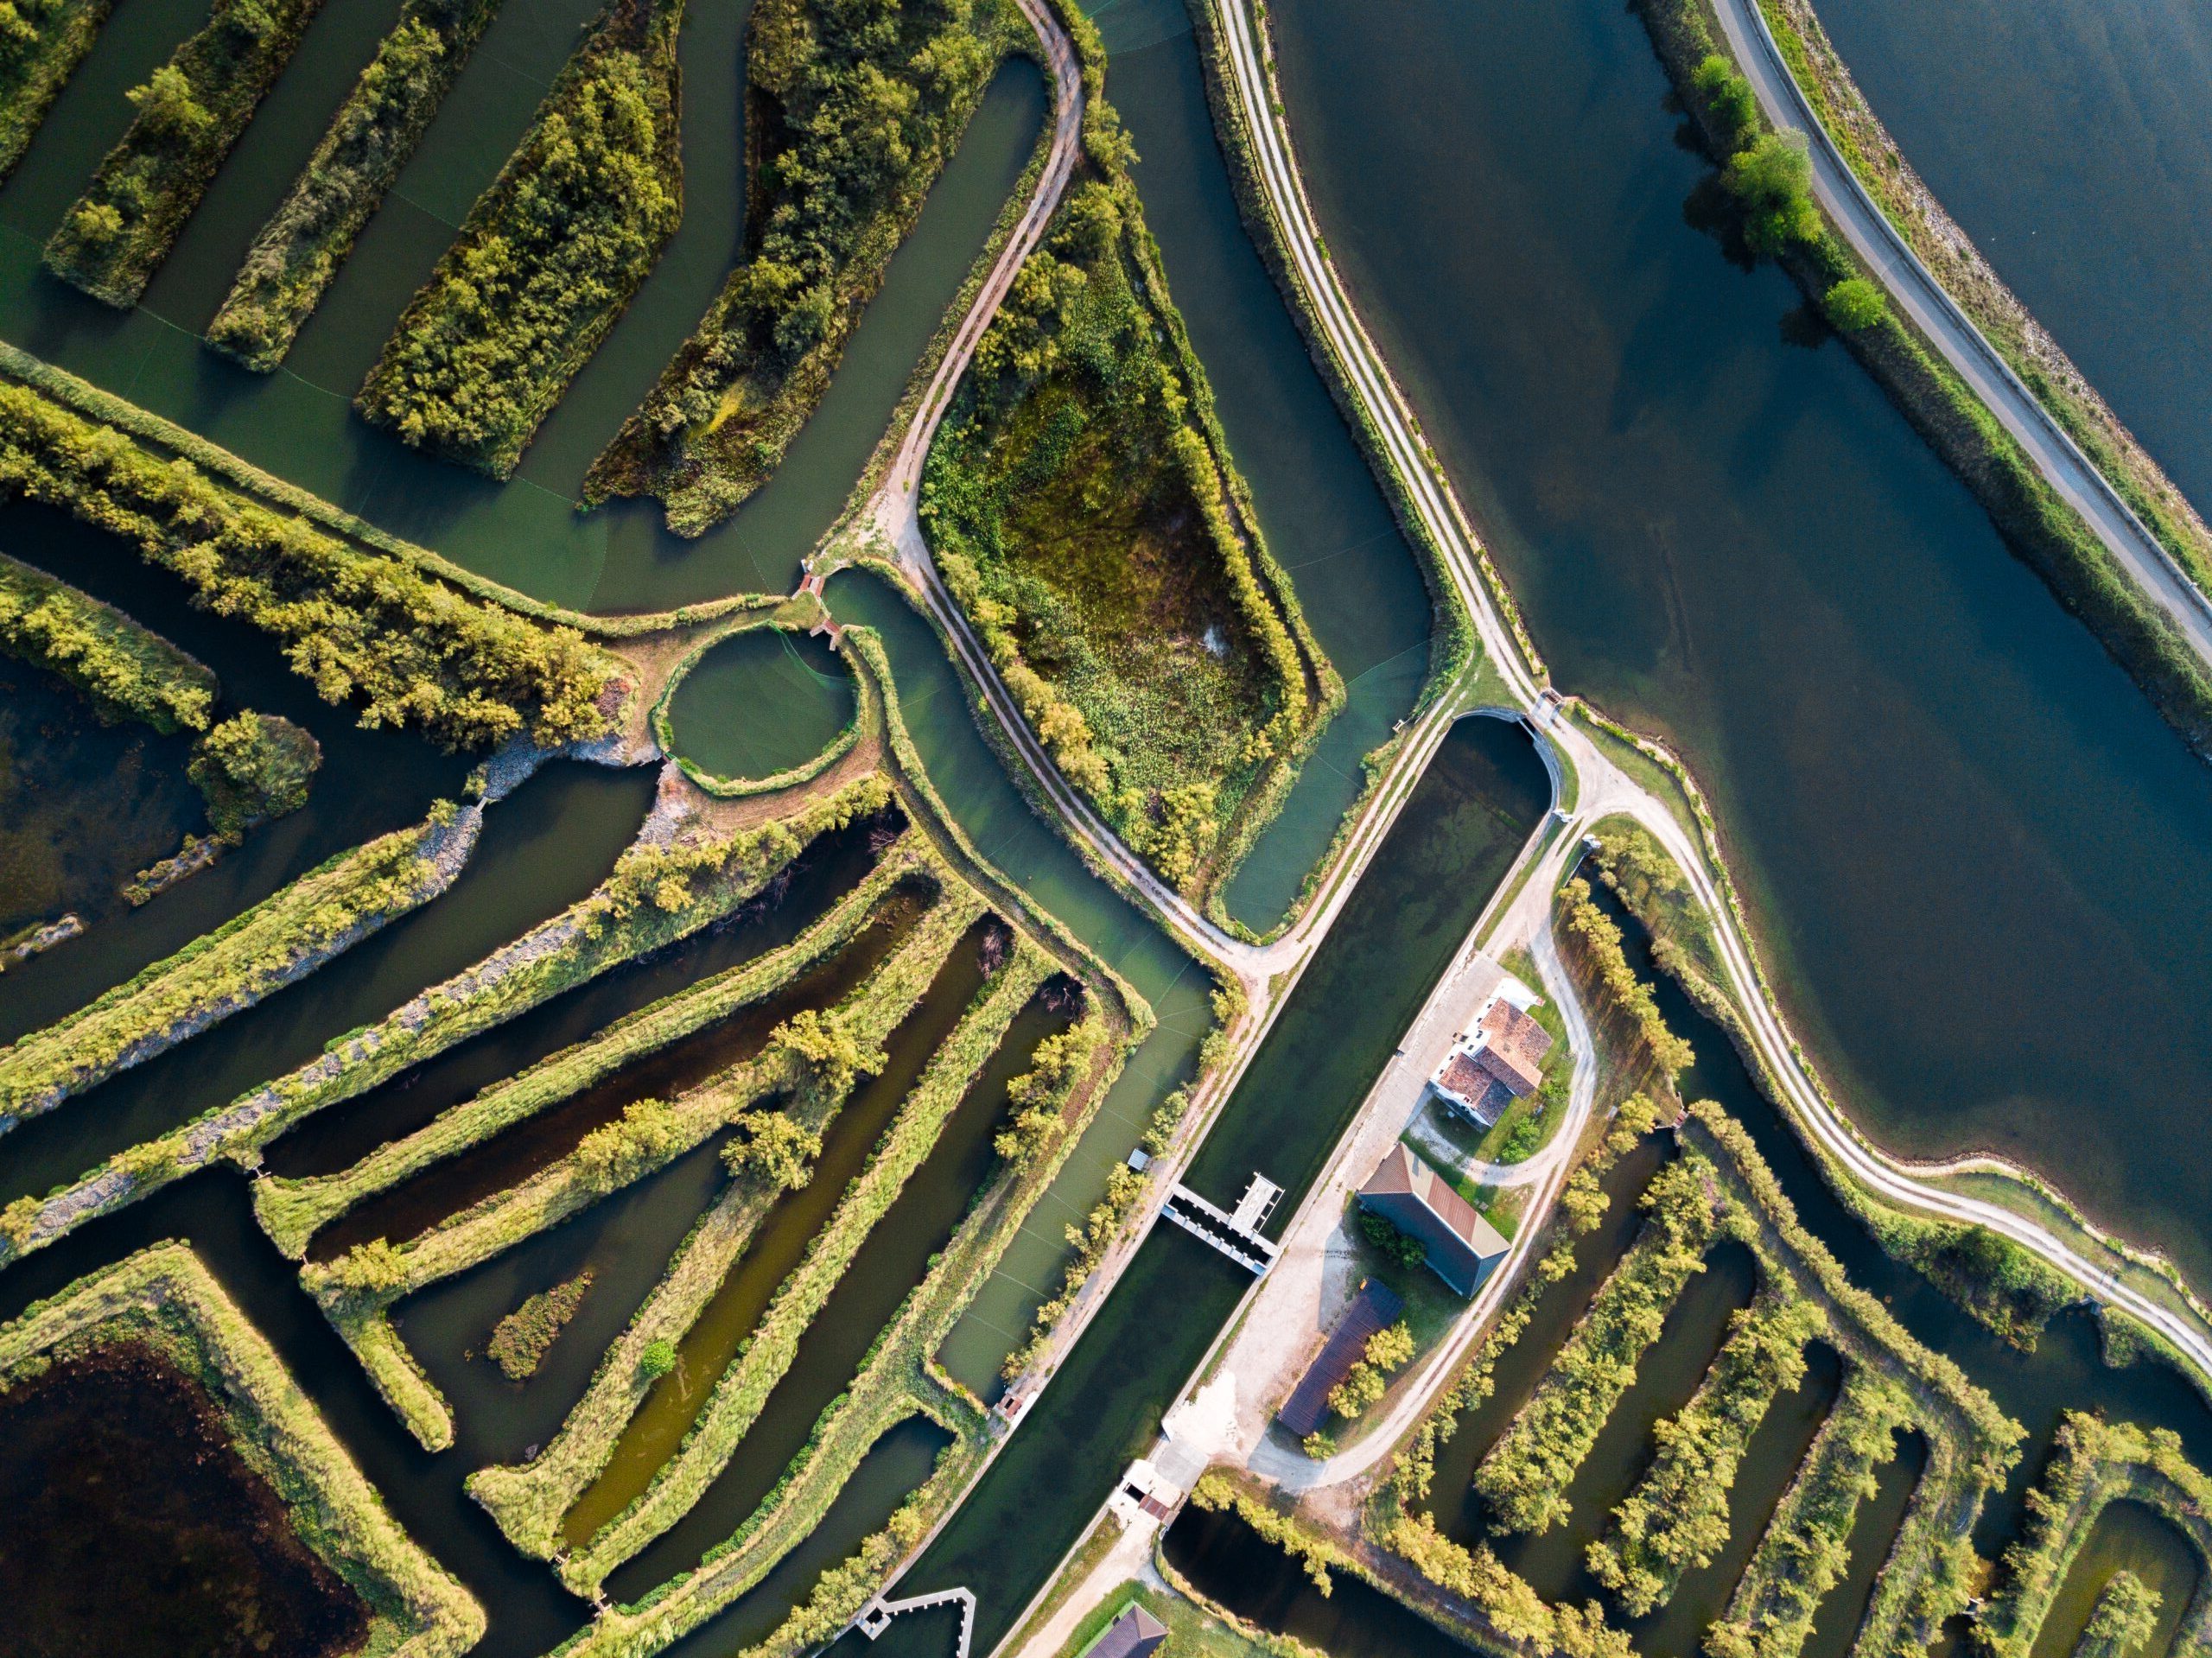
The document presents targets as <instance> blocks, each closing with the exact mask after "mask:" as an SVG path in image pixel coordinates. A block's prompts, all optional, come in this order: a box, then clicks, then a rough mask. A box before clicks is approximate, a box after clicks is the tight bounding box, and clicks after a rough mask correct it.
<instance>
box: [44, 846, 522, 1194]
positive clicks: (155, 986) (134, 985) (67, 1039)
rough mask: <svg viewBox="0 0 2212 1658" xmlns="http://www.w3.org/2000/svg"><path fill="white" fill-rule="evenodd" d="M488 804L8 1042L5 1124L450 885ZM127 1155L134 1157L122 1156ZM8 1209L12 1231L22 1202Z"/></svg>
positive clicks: (302, 972)
mask: <svg viewBox="0 0 2212 1658" xmlns="http://www.w3.org/2000/svg"><path fill="white" fill-rule="evenodd" d="M483 815H484V809H483V808H482V807H481V806H471V807H468V808H467V809H466V810H456V809H455V808H454V806H453V805H452V804H450V803H449V802H442V803H440V805H439V806H438V807H437V808H436V809H435V810H433V812H432V814H431V816H430V819H429V822H427V823H423V824H422V825H421V826H419V827H417V828H415V829H396V830H394V831H393V832H392V833H391V834H390V835H384V836H382V837H380V838H379V839H377V840H374V841H371V842H368V843H367V844H366V845H365V846H360V847H356V848H353V850H351V851H348V852H341V853H340V854H337V855H336V856H335V857H334V858H332V859H330V860H329V861H327V862H326V863H323V864H321V865H320V866H319V867H316V868H314V869H311V870H309V871H308V873H306V874H304V875H302V876H301V877H300V878H299V879H298V880H296V881H294V882H293V883H292V884H291V885H290V886H286V887H284V888H283V889H281V890H280V891H278V892H277V893H272V894H270V896H269V897H268V898H265V899H263V900H262V901H261V902H260V903H258V904H257V905H254V906H253V907H252V908H251V909H250V910H246V911H244V912H241V913H240V914H238V915H237V916H234V917H232V918H231V919H230V920H229V921H227V922H226V923H224V924H223V925H222V926H220V927H219V928H217V929H216V930H215V931H213V932H210V933H206V934H203V935H201V936H200V937H198V938H196V939H194V941H193V942H192V943H189V944H187V945H186V946H185V947H184V948H183V949H182V950H179V951H177V952H176V954H175V955H174V956H168V957H165V958H164V959H162V960H161V961H158V962H155V963H154V964H153V965H152V966H150V967H148V968H146V969H143V971H141V972H140V973H138V974H137V975H136V976H135V977H133V978H130V979H129V980H126V981H124V983H122V984H119V985H117V986H116V987H115V988H113V989H111V990H109V991H108V992H106V993H105V994H103V995H101V996H99V997H97V998H95V999H94V1000H93V1001H90V1002H87V1003H86V1005H85V1006H84V1007H80V1008H79V1009H78V1010H77V1011H76V1012H75V1013H72V1014H70V1015H69V1016H68V1017H67V1018H66V1019H63V1020H60V1021H58V1022H57V1023H55V1024H53V1025H49V1026H47V1027H46V1028H45V1029H44V1030H41V1031H34V1032H31V1033H30V1034H29V1035H28V1036H26V1037H24V1038H22V1039H21V1040H19V1041H17V1042H16V1044H15V1045H12V1046H11V1047H8V1048H5V1049H0V1128H6V1127H10V1126H12V1125H13V1124H15V1123H17V1122H20V1121H22V1120H24V1119H25V1118H27V1117H35V1116H37V1115H41V1113H43V1112H46V1111H49V1110H51V1109H53V1108H54V1107H55V1106H57V1105H59V1104H60V1103H61V1102H63V1101H64V1100H66V1099H67V1098H68V1097H69V1096H71V1095H73V1094H79V1093H82V1092H84V1091H85V1090H86V1089H89V1088H92V1087H93V1086H95V1085H96V1084H98V1083H101V1082H104V1081H105V1080H106V1079H107V1078H108V1077H112V1076H113V1075H115V1073H116V1072H118V1071H119V1070H127V1069H129V1068H130V1066H132V1065H136V1064H141V1063H143V1061H145V1060H148V1059H150V1058H153V1057H154V1056H155V1055H156V1054H158V1053H162V1052H164V1051H167V1050H168V1049H169V1048H172V1047H174V1046H175V1045H177V1044H178V1043H179V1042H181V1041H183V1040H185V1039H187V1038H188V1037H191V1036H194V1035H197V1034H198V1033H199V1032H201V1031H204V1030H206V1029H207V1027H208V1026H211V1025H214V1024H217V1023H219V1022H220V1021H221V1020H225V1019H227V1018H229V1017H230V1016H231V1015H232V1013H241V1012H243V1011H244V1010H245V1009H246V1008H248V1007H252V1006H253V1005H254V1004H255V1003H256V1002H257V1001H260V1000H261V999H262V998H263V997H264V996H267V995H269V994H271V993H272V992H274V991H277V990H279V989H281V988H283V987H284V986H286V985H288V984H290V983H292V982H293V981H296V980H297V979H300V978H303V977H305V976H306V975H308V973H311V972H313V971H314V970H315V969H316V968H318V967H320V966H321V965H322V964H323V963H324V962H327V961H329V960H330V959H331V958H332V957H333V956H337V955H340V953H342V952H343V951H345V950H347V949H349V948H351V947H352V946H353V944H355V943H359V941H360V940H361V939H363V938H365V937H368V936H369V934H371V933H372V932H374V931H377V930H378V928H380V927H382V926H384V925H385V924H387V923H389V922H391V921H394V920H396V919H397V918H399V917H401V916H403V915H405V914H406V913H407V912H410V910H415V909H418V908H420V907H421V906H422V905H424V904H427V903H429V901H430V899H434V898H435V897H436V896H437V895H438V894H439V893H442V892H444V891H445V889H446V888H447V887H448V886H450V885H451V884H452V882H453V880H454V877H455V876H457V875H458V874H459V873H461V866H462V865H463V864H464V863H465V862H467V858H468V854H469V852H470V850H471V848H474V845H475V842H476V835H477V832H478V829H479V828H480V825H481V824H482V823H483ZM126 1155H129V1154H128V1153H126ZM37 1201H38V1200H37V1199H35V1198H29V1199H22V1200H19V1201H18V1202H17V1203H16V1204H11V1205H10V1208H9V1210H8V1211H7V1216H6V1217H0V1227H4V1228H5V1229H7V1230H8V1232H9V1234H10V1237H11V1238H12V1237H13V1236H14V1233H15V1230H16V1222H18V1221H20V1220H21V1219H22V1213H23V1212H26V1211H25V1205H26V1204H28V1205H29V1206H30V1208H32V1209H35V1207H36V1205H37Z"/></svg>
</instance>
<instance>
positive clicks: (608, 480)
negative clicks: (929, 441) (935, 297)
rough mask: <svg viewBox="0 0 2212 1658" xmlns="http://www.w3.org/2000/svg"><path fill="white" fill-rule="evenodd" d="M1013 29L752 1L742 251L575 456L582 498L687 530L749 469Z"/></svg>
mask: <svg viewBox="0 0 2212 1658" xmlns="http://www.w3.org/2000/svg"><path fill="white" fill-rule="evenodd" d="M1029 39H1032V37H1031V35H1030V31H1029V29H1028V26H1027V23H1026V22H1025V21H1024V20H1023V18H1022V16H1021V15H1020V12H1019V10H1017V9H1016V8H1015V7H1014V4H1013V3H1012V0H953V3H948V4H944V5H938V6H932V7H929V8H909V9H906V10H904V11H903V12H902V11H899V10H898V9H895V8H891V7H887V6H883V5H881V4H880V3H878V4H877V5H874V6H853V5H849V4H848V5H827V4H823V3H821V0H760V3H758V4H756V5H755V7H754V8H753V15H752V18H751V21H750V22H749V23H748V25H747V59H746V87H745V96H746V115H745V120H746V134H747V141H746V142H747V167H746V181H745V187H746V206H745V226H746V238H745V240H746V246H745V251H744V254H743V257H741V260H740V262H739V264H738V265H737V268H736V269H735V270H734V271H733V272H732V273H731V275H730V276H729V279H728V282H726V283H724V284H723V286H722V289H721V293H720V294H718V295H716V296H715V301H714V303H713V304H712V305H711V306H710V307H709V310H708V312H707V314H706V316H705V317H704V318H703V319H702V321H701V322H700V324H699V327H698V328H697V329H696V331H695V332H694V333H693V334H692V335H691V337H690V339H689V340H685V341H684V343H683V346H682V347H681V348H680V349H679V350H678V351H677V354H676V356H675V357H674V359H671V361H670V363H669V364H668V365H667V367H665V368H664V369H663V370H662V372H661V375H660V378H659V380H658V383H657V384H655V385H654V387H653V389H652V391H650V392H648V393H647V394H646V397H645V402H644V403H643V404H642V405H640V407H639V410H638V411H637V412H636V413H635V414H633V415H632V416H630V418H629V419H628V420H627V421H626V422H624V424H623V427H622V429H621V431H620V433H618V434H617V435H616V436H615V438H614V441H613V442H612V443H610V444H609V445H608V446H607V449H606V452H605V453H604V454H601V455H600V456H599V458H598V459H597V460H596V461H594V462H593V464H592V467H591V471H590V473H589V474H588V476H587V477H586V479H585V481H584V499H585V500H586V501H587V502H588V503H591V504H593V505H596V504H597V503H599V502H601V501H602V500H604V499H607V497H609V496H611V495H652V496H656V497H658V499H660V500H661V502H662V503H663V504H664V506H665V508H666V511H667V519H668V525H669V528H670V529H671V530H674V531H675V532H676V533H677V534H678V535H683V536H696V535H700V534H702V533H703V532H704V531H706V530H709V529H711V528H713V527H714V525H715V524H718V523H720V522H721V521H722V520H723V519H724V518H728V516H729V515H730V514H731V513H733V512H734V511H736V510H737V509H738V507H739V506H740V505H742V504H743V502H744V501H745V500H746V499H747V497H749V496H750V495H751V494H752V493H753V491H755V490H756V489H758V488H759V487H760V486H761V485H762V484H764V483H766V481H767V480H768V479H769V477H770V476H771V475H772V473H774V471H775V469H776V467H778V466H779V465H780V464H781V463H782V461H783V458H784V454H785V451H786V450H788V449H789V448H790V447H791V441H792V440H793V439H794V438H796V437H797V436H798V432H799V429H800V428H801V427H802V426H804V424H805V423H806V421H807V419H808V417H809V416H811V415H812V414H813V412H814V410H815V409H816V407H817V405H818V404H819V403H821V401H822V397H823V393H824V392H826V391H828V390H829V381H830V379H831V378H832V376H834V375H835V374H836V370H837V365H838V363H839V362H840V360H841V359H842V357H843V355H844V349H845V342H846V340H848V339H849V337H850V336H851V334H852V331H853V330H854V328H855V327H857V326H858V325H859V322H860V319H861V314H862V313H863V312H865V311H866V310H867V308H868V302H870V301H871V300H873V299H874V296H875V295H876V292H877V290H878V289H880V288H881V287H882V285H883V277H884V272H885V270H887V267H888V266H889V264H890V262H891V256H892V255H893V253H894V252H896V251H898V249H899V245H900V244H901V243H903V242H904V241H905V240H906V237H907V235H908V233H909V232H911V231H912V229H913V227H914V223H915V221H916V219H918V218H919V216H920V214H921V210H922V203H923V201H924V200H925V198H926V196H927V195H928V194H929V190H930V187H931V185H933V184H934V183H935V182H936V181H937V179H938V175H939V174H940V173H942V172H943V171H944V166H945V163H946V162H949V161H950V159H951V157H952V155H953V152H954V151H955V150H956V149H957V148H958V146H959V143H960V137H961V135H962V134H963V132H965V131H966V130H967V127H968V123H969V119H970V118H972V117H973V116H974V114H975V112H976V108H977V106H978V105H980V104H981V103H982V96H983V91H984V88H985V87H986V86H988V84H989V81H990V78H991V75H992V73H993V72H994V71H995V69H996V68H997V67H998V65H999V64H1000V62H1001V61H1002V60H1004V58H1005V57H1006V55H1007V54H1008V53H1009V52H1011V51H1015V50H1019V49H1020V47H1021V44H1022V42H1023V41H1025V40H1029ZM893 156H896V157H897V164H896V165H893V164H891V162H892V158H893ZM898 424H903V422H899V423H898Z"/></svg>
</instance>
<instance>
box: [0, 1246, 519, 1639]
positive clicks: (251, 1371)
mask: <svg viewBox="0 0 2212 1658" xmlns="http://www.w3.org/2000/svg"><path fill="white" fill-rule="evenodd" d="M122 1341H130V1342H140V1343H144V1344H148V1345H150V1346H152V1347H154V1348H156V1350H159V1351H160V1352H162V1354H163V1355H165V1356H167V1357H168V1359H169V1360H170V1361H171V1362H172V1363H175V1364H176V1365H177V1366H178V1367H179V1368H180V1369H182V1370H183V1371H184V1372H185V1373H186V1374H187V1375H190V1376H192V1377H193V1378H194V1380H196V1381H197V1382H200V1385H201V1386H202V1387H204V1388H206V1389H207V1393H208V1394H209V1395H210V1396H211V1397H212V1398H213V1399H214V1400H215V1401H217V1403H218V1405H219V1407H220V1409H221V1411H222V1413H223V1416H224V1419H225V1424H226V1427H227V1429H228V1432H229V1436H230V1439H231V1441H232V1445H233V1446H234V1447H235V1448H236V1449H237V1451H238V1454H239V1455H240V1456H241V1457H242V1458H245V1461H246V1463H247V1464H248V1465H249V1466H250V1467H251V1468H252V1469H253V1470H254V1471H255V1472H257V1474H259V1475H260V1476H261V1477H263V1478H264V1479H266V1480H267V1481H268V1482H269V1483H270V1485H271V1486H272V1487H274V1488H275V1490H276V1491H277V1495H278V1496H279V1497H280V1498H281V1499H282V1500H283V1502H284V1505H285V1507H286V1509H288V1510H289V1515H290V1519H291V1523H292V1525H293V1528H295V1530H296V1532H297V1533H298V1534H299V1536H300V1538H301V1540H302V1541H303V1542H304V1543H306V1545H307V1546H308V1548H310V1549H311V1550H313V1551H314V1553H315V1554H317V1555H318V1556H320V1557H321V1559H322V1560H323V1561H324V1562H325V1563H326V1564H327V1565H328V1566H330V1568H331V1569H332V1570H333V1571H334V1572H336V1573H337V1574H338V1575H339V1577H340V1578H341V1579H344V1580H345V1582H346V1584H347V1585H348V1586H350V1587H351V1588H352V1589H353V1591H355V1592H356V1593H358V1594H359V1596H360V1597H361V1598H362V1599H363V1600H364V1601H365V1602H366V1603H367V1604H368V1606H369V1609H370V1612H371V1617H372V1622H371V1625H370V1633H369V1637H368V1642H367V1647H366V1650H368V1651H370V1652H372V1653H377V1654H381V1655H385V1658H458V1655H460V1654H461V1653H463V1652H466V1651H467V1649H468V1648H471V1647H473V1646H474V1645H475V1644H476V1642H478V1640H480V1638H481V1637H482V1636H483V1634H484V1630H485V1617H484V1610H483V1608H482V1607H480V1605H478V1604H477V1603H476V1601H475V1599H474V1597H473V1596H471V1595H470V1594H469V1593H468V1591H467V1590H465V1589H463V1588H462V1587H461V1585H460V1584H458V1583H456V1582H454V1579H452V1578H451V1577H449V1576H448V1575H447V1574H446V1572H444V1571H443V1570H442V1568H441V1567H440V1566H438V1564H437V1562H436V1561H435V1560H432V1559H431V1558H430V1557H429V1555H428V1554H427V1553H424V1552H423V1549H422V1548H421V1547H419V1546H418V1545H417V1544H416V1542H415V1541H414V1540H412V1539H411V1538H410V1537H409V1536H408V1535H407V1534H406V1533H405V1532H404V1530H402V1529H401V1528H400V1526H399V1524H398V1522H397V1521H395V1520H394V1519H393V1518H392V1517H391V1514H390V1513H389V1512H388V1511H387V1510H386V1509H385V1506H384V1501H383V1499H382V1498H381V1497H380V1496H378V1494H377V1490H376V1488H375V1487H374V1486H373V1485H372V1484H371V1483H369V1481H368V1480H367V1479H366V1478H365V1477H364V1476H363V1475H362V1473H361V1471H360V1469H359V1466H358V1465H356V1464H355V1463H354V1462H353V1458H351V1457H349V1456H348V1455H347V1454H346V1451H345V1448H344V1447H343V1446H342V1445H340V1444H339V1442H338V1440H337V1439H336V1438H335V1437H334V1436H333V1435H332V1433H331V1432H330V1430H329V1428H328V1427H327V1426H325V1425H324V1423H323V1420H322V1418H321V1415H320V1414H318V1413H317V1412H316V1410H315V1405H314V1403H313V1401H310V1400H309V1399H308V1396H307V1394H305V1393H303V1392H302V1391H301V1388H300V1386H299V1384H298V1383H297V1382H295V1381H294V1380H293V1379H292V1377H291V1375H290V1374H289V1372H287V1371H286V1370H285V1369H284V1366H283V1361H282V1360H280V1359H279V1358H278V1357H277V1353H276V1350H275V1349H273V1348H271V1347H270V1345H269V1343H268V1341H267V1339H266V1338H264V1337H263V1335H262V1334H261V1332H260V1331H257V1330H256V1329H255V1328H254V1327H253V1325H252V1324H251V1323H250V1322H249V1321H248V1320H247V1318H246V1316H245V1313H244V1312H241V1311H240V1310H239V1309H238V1305H237V1304H236V1303H235V1302H233V1301H232V1299H230V1297H229V1296H228V1295H227V1294H226V1293H224V1291H223V1288H222V1286H221V1285H220V1284H219V1283H218V1282H216V1280H215V1278H214V1276H213V1274H211V1273H209V1272H208V1270H207V1267H204V1266H202V1265H201V1264H200V1258H199V1257H198V1256H197V1255H194V1254H193V1252H192V1251H191V1249H190V1248H188V1247H187V1246H186V1245H184V1244H181V1243H173V1242H168V1243H157V1244H155V1245H154V1246H152V1247H151V1248H146V1249H142V1250H140V1251H139V1252H138V1253H137V1254H136V1255H130V1256H127V1257H125V1258H124V1260H122V1261H118V1262H116V1263H115V1264H114V1265H113V1266H111V1267H104V1268H102V1269H101V1270H100V1271H99V1272H97V1273H94V1274H91V1275H90V1276H88V1277H85V1278H81V1279H79V1280H77V1281H76V1282H75V1283H73V1284H72V1285H70V1286H68V1288H67V1289H65V1290H63V1291H62V1292H61V1293H60V1294H58V1295H56V1296H54V1297H53V1298H51V1299H48V1300H44V1301H41V1302H39V1303H37V1304H36V1305H34V1306H32V1307H30V1308H29V1310H28V1311H27V1312H24V1313H23V1315H22V1317H21V1318H17V1319H16V1321H15V1322H14V1323H12V1324H7V1325H5V1326H0V1378H6V1377H10V1376H16V1375H23V1374H25V1373H26V1372H27V1371H29V1370H30V1369H33V1368H35V1367H39V1366H41V1365H42V1364H43V1363H48V1362H51V1361H53V1360H57V1359H65V1358H67V1357H70V1356H73V1355H76V1354H79V1353H83V1352H86V1351H87V1350H92V1349H96V1348H99V1347H101V1346H105V1345H107V1344H113V1343H116V1342H122ZM0 1385H4V1382H0ZM125 1495H127V1494H125Z"/></svg>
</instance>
